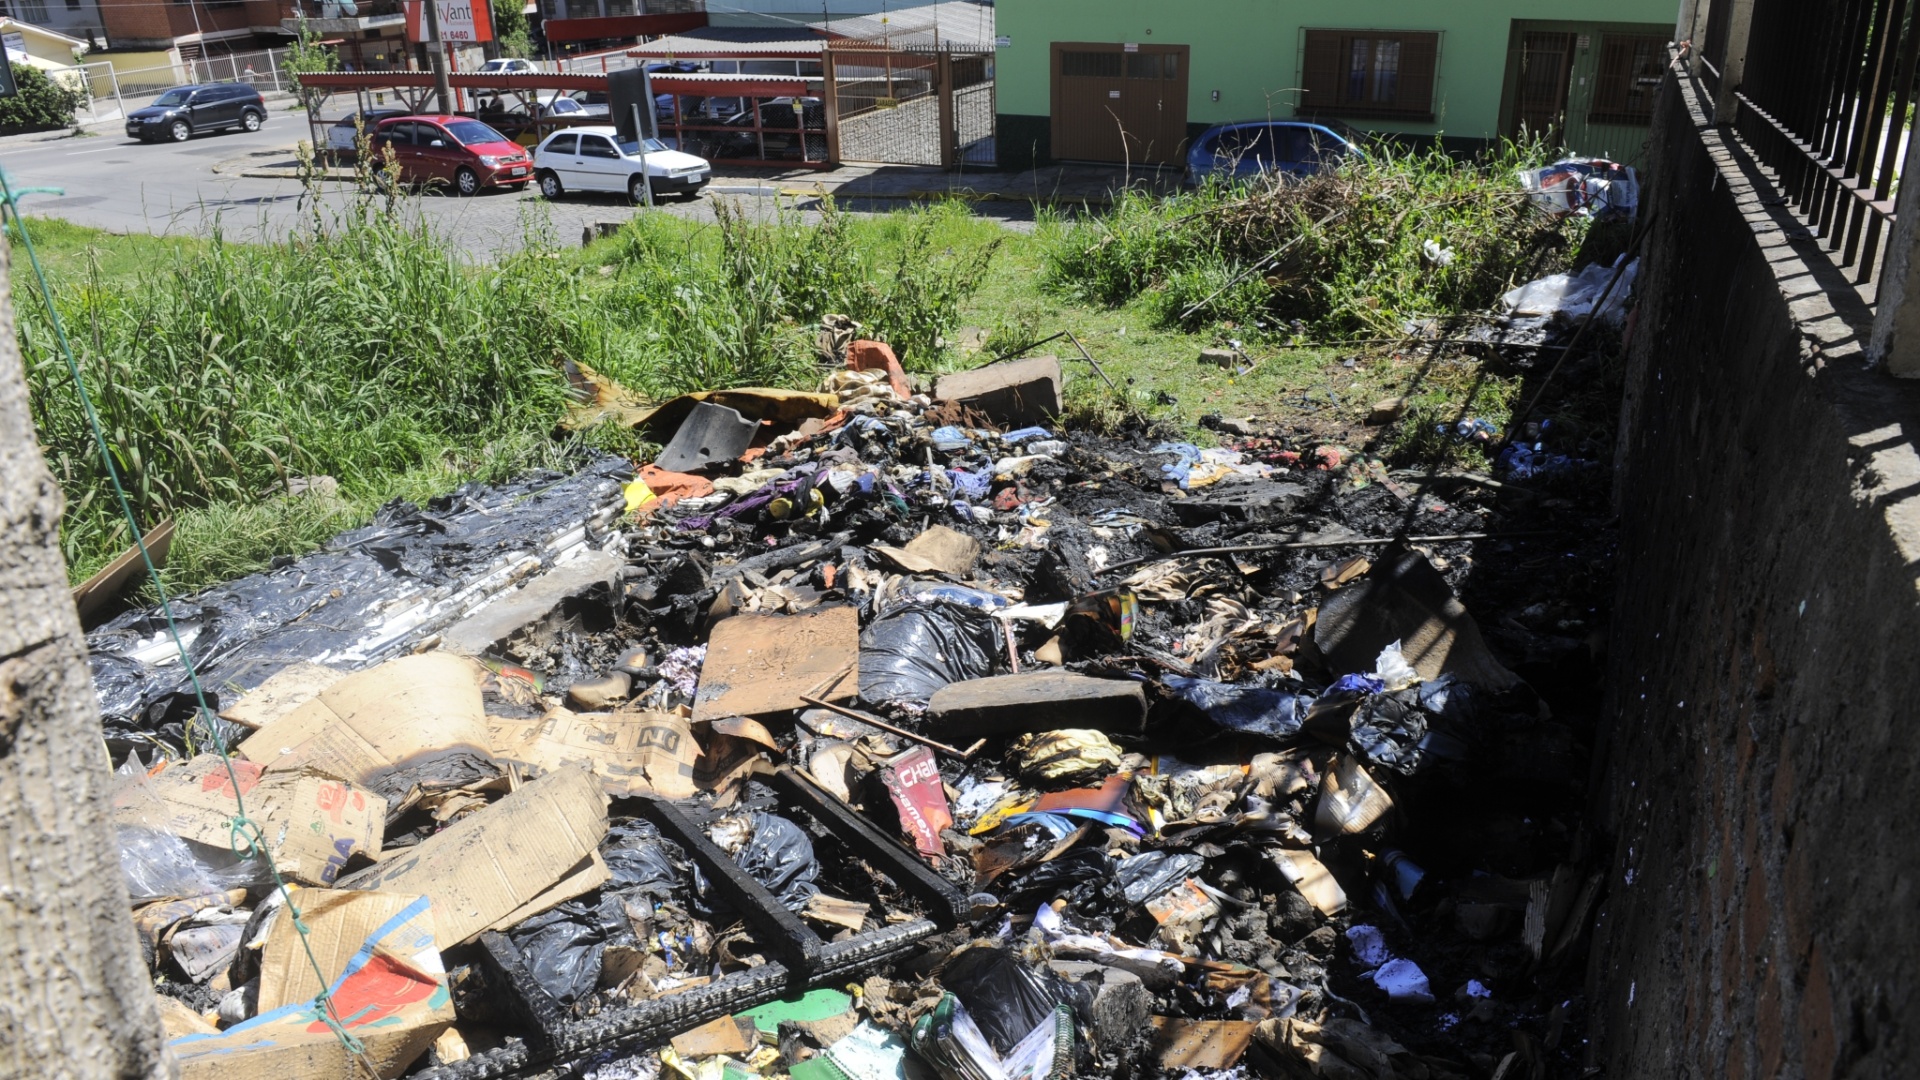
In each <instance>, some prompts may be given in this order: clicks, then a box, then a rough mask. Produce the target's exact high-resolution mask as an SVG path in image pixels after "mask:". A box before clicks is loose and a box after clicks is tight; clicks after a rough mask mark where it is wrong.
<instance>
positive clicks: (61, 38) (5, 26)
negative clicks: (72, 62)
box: [0, 15, 92, 51]
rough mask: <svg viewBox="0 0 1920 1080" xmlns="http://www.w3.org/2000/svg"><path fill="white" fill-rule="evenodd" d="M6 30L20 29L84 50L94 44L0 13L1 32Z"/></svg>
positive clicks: (20, 30)
mask: <svg viewBox="0 0 1920 1080" xmlns="http://www.w3.org/2000/svg"><path fill="white" fill-rule="evenodd" d="M5 31H18V32H19V33H22V34H32V35H33V36H35V37H40V38H46V39H48V40H51V41H55V42H58V43H60V44H62V45H65V46H67V47H69V48H74V49H80V50H82V51H85V50H87V49H89V48H92V46H90V45H88V44H87V43H86V42H85V41H83V40H81V39H80V38H77V37H68V36H67V35H65V34H63V33H61V32H59V31H58V30H49V29H47V28H46V27H44V26H35V25H34V24H32V23H28V22H21V21H20V20H19V19H15V18H10V17H7V16H4V15H0V32H5Z"/></svg>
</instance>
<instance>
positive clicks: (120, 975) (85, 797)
mask: <svg viewBox="0 0 1920 1080" xmlns="http://www.w3.org/2000/svg"><path fill="white" fill-rule="evenodd" d="M25 70H30V69H25V68H23V69H22V71H25ZM33 430H34V429H33V420H32V418H31V417H30V415H29V414H28V411H27V386H26V381H25V377H24V372H23V371H22V368H21V363H20V346H19V340H18V339H17V338H16V337H15V336H14V322H13V304H12V301H11V298H10V296H9V289H8V284H7V259H6V246H5V244H4V243H0V848H4V851H0V1076H62V1077H99V1078H102V1080H105V1078H108V1077H113V1078H119V1077H164V1076H170V1075H172V1073H173V1071H174V1069H173V1065H172V1059H171V1057H170V1056H169V1055H168V1054H167V1053H166V1051H165V1044H164V1042H163V1041H162V1038H161V1034H160V1021H159V1015H158V1013H157V1011H156V1009H155V1006H154V993H153V988H152V986H151V985H150V983H149V982H148V976H147V972H146V965H145V964H144V963H142V961H141V959H140V946H139V943H138V941H137V940H136V939H135V938H134V933H133V921H132V919H130V918H129V917H128V911H129V905H128V902H127V887H126V885H125V883H124V882H123V881H122V880H121V877H120V859H119V850H118V845H117V844H116V843H115V842H114V840H113V834H112V832H111V830H110V829H109V828H108V820H107V814H106V808H107V787H108V784H109V782H110V781H111V779H112V775H111V773H109V772H108V770H107V761H106V756H105V754H104V753H102V751H101V746H100V712H99V704H98V701H97V699H95V697H94V694H93V680H92V678H91V677H90V675H89V673H88V670H87V650H86V642H85V640H84V639H83V638H82V637H81V636H80V620H79V616H78V615H76V614H75V613H74V609H73V599H72V595H71V594H70V593H69V592H68V590H67V567H66V562H65V560H63V559H62V558H61V557H60V546H59V532H60V512H61V509H62V500H61V497H60V488H59V487H58V485H56V484H55V483H54V480H53V474H52V473H50V472H48V471H47V463H46V460H45V459H44V458H43V457H41V455H40V447H39V444H38V443H37V442H36V441H35V439H34V434H33Z"/></svg>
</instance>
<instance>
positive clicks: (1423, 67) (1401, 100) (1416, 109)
mask: <svg viewBox="0 0 1920 1080" xmlns="http://www.w3.org/2000/svg"><path fill="white" fill-rule="evenodd" d="M1439 62H1440V35H1439V34H1401V35H1400V81H1399V86H1398V88H1397V89H1396V91H1395V93H1394V99H1393V107H1394V108H1395V109H1397V110H1400V111H1402V112H1409V113H1419V114H1421V115H1422V116H1431V115H1432V114H1433V77H1434V73H1435V71H1436V70H1437V69H1438V68H1439Z"/></svg>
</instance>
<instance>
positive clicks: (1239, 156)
mask: <svg viewBox="0 0 1920 1080" xmlns="http://www.w3.org/2000/svg"><path fill="white" fill-rule="evenodd" d="M1360 152H1361V151H1360V148H1359V147H1358V146H1356V145H1355V144H1354V140H1352V139H1350V138H1348V137H1347V136H1346V135H1343V134H1341V133H1340V132H1338V131H1335V130H1334V129H1333V128H1331V127H1327V126H1326V125H1324V124H1309V123H1305V122H1303V121H1297V120H1249V121H1246V122H1243V123H1237V124H1215V125H1214V126H1213V127H1210V128H1208V129H1207V130H1205V131H1203V132H1201V133H1200V137H1199V138H1197V139H1195V140H1193V145H1192V146H1191V147H1189V148H1188V150H1187V182H1188V183H1189V184H1198V183H1200V182H1201V181H1203V180H1205V179H1206V178H1207V177H1209V176H1226V177H1248V176H1257V175H1259V174H1260V173H1266V172H1281V173H1286V174H1287V175H1289V176H1312V175H1313V174H1314V173H1317V172H1319V171H1320V170H1322V169H1325V168H1329V167H1331V166H1334V165H1337V164H1339V163H1340V161H1341V160H1342V159H1343V158H1346V157H1348V156H1351V155H1356V154H1359V153H1360Z"/></svg>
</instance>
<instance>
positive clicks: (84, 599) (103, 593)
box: [73, 518, 173, 627]
mask: <svg viewBox="0 0 1920 1080" xmlns="http://www.w3.org/2000/svg"><path fill="white" fill-rule="evenodd" d="M141 543H144V544H145V545H146V547H147V555H148V557H150V558H152V559H153V565H154V568H155V569H159V568H161V567H164V566H166V565H167V552H168V551H170V550H172V548H173V519H172V518H168V519H167V520H165V521H163V522H161V523H160V524H158V525H155V526H154V527H153V528H152V529H151V530H149V531H148V532H147V535H146V536H144V537H142V538H141ZM146 569H147V567H146V563H145V562H144V561H142V560H141V558H140V545H139V544H134V545H131V546H129V547H128V548H127V550H125V551H123V552H121V553H120V555H119V557H118V558H116V559H114V560H113V561H112V562H110V563H108V564H107V565H106V566H104V567H102V568H101V570H100V572H99V573H97V574H95V575H93V576H92V577H90V578H88V579H87V580H86V581H84V582H82V583H80V584H79V585H77V586H75V587H74V590H73V606H74V609H75V610H77V611H78V612H79V613H80V623H81V625H83V626H87V627H91V626H92V625H93V622H92V618H91V617H92V616H93V615H94V613H96V612H98V611H100V610H101V609H102V608H103V607H105V606H106V604H107V603H108V602H109V601H111V600H112V599H113V598H114V597H115V596H118V595H119V594H120V590H122V589H124V588H126V587H127V583H128V582H130V581H132V580H133V579H134V577H135V576H136V575H138V574H141V573H144V572H145V571H146Z"/></svg>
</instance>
